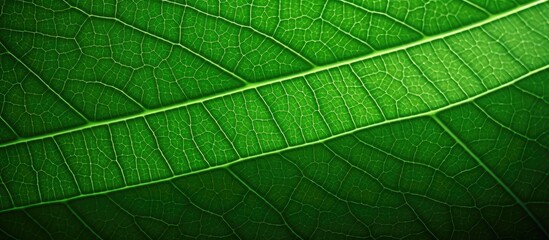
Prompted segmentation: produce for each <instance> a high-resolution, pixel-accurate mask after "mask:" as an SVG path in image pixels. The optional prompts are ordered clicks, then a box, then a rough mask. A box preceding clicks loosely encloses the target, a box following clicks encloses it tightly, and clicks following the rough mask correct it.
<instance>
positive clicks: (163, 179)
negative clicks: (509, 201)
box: [0, 65, 549, 213]
mask: <svg viewBox="0 0 549 240" xmlns="http://www.w3.org/2000/svg"><path fill="white" fill-rule="evenodd" d="M547 69H549V65H546V66H543V67H540V68H537V69H535V70H533V71H530V72H528V73H526V74H524V75H522V76H520V77H518V78H516V79H514V80H512V81H509V82H507V83H505V84H502V85H500V86H498V87H495V88H492V89H489V90H487V91H485V92H483V93H480V94H477V95H475V96H472V97H469V98H467V99H464V100H461V101H459V102H455V103H452V104H449V105H447V106H444V107H441V108H438V109H434V110H431V111H427V112H423V113H418V114H414V115H409V116H406V117H400V118H394V119H390V120H385V121H382V122H378V123H374V124H370V125H367V126H363V127H359V128H355V129H353V130H351V131H347V132H343V133H339V134H335V135H332V136H329V137H326V138H323V139H319V140H316V141H312V142H307V143H303V144H299V145H293V146H288V147H285V148H282V149H278V150H274V151H270V152H265V153H262V154H258V155H254V156H248V157H243V158H239V159H236V160H233V161H231V162H228V163H224V164H221V165H216V166H213V167H207V168H203V169H200V170H196V171H191V172H186V173H182V174H177V175H173V176H171V177H167V178H162V179H157V180H153V181H149V182H144V183H138V184H134V185H127V186H124V187H117V188H114V189H110V190H104V191H98V192H93V193H85V194H80V195H76V196H72V197H68V198H64V199H58V200H50V201H43V202H39V203H33V204H27V205H22V206H17V207H12V208H6V209H1V210H0V213H4V212H11V211H15V210H21V209H27V208H30V207H36V206H42V205H48V204H54V203H66V202H69V201H72V200H76V199H81V198H86V197H92V196H97V195H104V194H109V193H112V192H118V191H123V190H128V189H133V188H137V187H143V186H148V185H152V184H157V183H163V182H169V181H172V180H175V179H178V178H182V177H187V176H191V175H195V174H199V173H203V172H208V171H213V170H216V169H225V168H228V167H229V166H231V165H233V164H237V163H239V162H243V161H247V160H251V159H255V158H260V157H264V156H269V155H273V154H279V153H282V152H285V151H289V150H292V149H298V148H302V147H307V146H311V145H316V144H320V143H323V142H327V141H329V140H332V139H335V138H339V137H343V136H346V135H351V134H355V133H356V132H359V131H362V130H365V129H369V128H374V127H378V126H383V125H387V124H391V123H397V122H401V121H405V120H411V119H415V118H420V117H426V116H429V117H432V116H433V115H435V114H437V113H439V112H442V111H444V110H448V109H450V108H453V107H457V106H459V105H463V104H466V103H470V102H472V101H474V100H475V99H478V98H481V97H483V96H486V95H489V94H491V93H493V92H496V91H498V90H501V89H504V88H507V87H510V86H512V85H514V84H516V83H518V82H520V81H522V80H524V79H527V78H528V77H530V76H532V75H535V74H536V73H539V72H542V71H544V70H547Z"/></svg>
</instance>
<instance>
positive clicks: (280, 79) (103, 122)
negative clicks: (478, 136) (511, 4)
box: [0, 0, 545, 148]
mask: <svg viewBox="0 0 549 240" xmlns="http://www.w3.org/2000/svg"><path fill="white" fill-rule="evenodd" d="M544 2H545V0H538V1H535V2H532V3H529V4H526V5H522V6H519V7H517V8H514V9H512V10H510V11H507V12H503V13H500V14H495V15H491V16H489V17H488V18H486V19H484V20H482V21H479V22H476V23H474V24H471V25H467V26H464V27H460V28H456V29H454V30H452V31H448V32H445V33H441V34H437V35H432V36H429V37H424V38H422V39H420V40H418V41H415V42H411V43H407V44H404V45H401V46H397V47H392V48H388V49H384V50H379V51H376V52H373V53H370V54H367V55H364V56H360V57H356V58H351V59H348V60H344V61H340V62H335V63H331V64H327V65H323V66H319V67H314V68H312V69H310V70H307V71H304V72H300V73H296V74H291V75H286V76H282V77H278V78H273V79H270V80H266V81H263V82H260V83H250V84H247V85H244V86H242V87H239V88H235V89H232V90H229V91H225V92H221V93H218V94H215V95H210V96H205V97H201V98H196V99H193V100H189V101H186V102H182V103H177V104H173V105H168V106H164V107H160V108H156V109H149V110H145V111H143V112H141V113H138V114H133V115H126V116H122V117H117V118H112V119H108V120H101V121H94V122H88V123H87V124H84V125H80V126H77V127H72V128H67V129H63V130H60V131H53V132H50V133H46V134H41V135H36V136H31V137H24V138H18V139H15V140H12V141H7V142H4V143H0V148H3V147H8V146H12V145H16V144H19V143H25V142H31V141H37V140H41V139H45V138H50V137H55V136H59V135H64V134H69V133H72V132H78V131H82V130H85V129H90V128H93V127H98V126H105V125H110V124H114V123H118V122H124V121H129V120H132V119H137V118H141V117H146V116H149V115H153V114H156V113H161V112H166V111H170V110H173V109H178V108H182V107H185V106H189V105H193V104H197V103H203V102H206V101H209V100H212V99H217V98H222V97H225V96H229V95H232V94H235V93H240V92H244V91H246V90H251V89H258V88H260V87H263V86H268V85H272V84H275V83H279V82H284V81H287V80H290V79H294V78H298V77H304V76H307V75H310V74H314V73H317V72H321V71H325V70H329V69H333V68H337V67H341V66H345V65H351V64H353V63H356V62H360V61H365V60H368V59H371V58H375V57H378V56H382V55H386V54H390V53H394V52H398V51H401V50H406V49H409V48H412V47H415V46H419V45H422V44H425V43H429V42H433V41H435V40H438V39H443V38H446V37H450V36H453V35H457V34H459V33H462V32H466V31H469V30H471V29H474V28H478V27H482V26H484V25H486V24H489V23H492V22H494V21H496V20H499V19H502V18H505V17H507V16H510V15H513V14H515V13H518V12H521V11H524V10H526V9H529V8H531V7H534V6H536V5H539V4H542V3H544ZM466 100H467V99H466ZM454 104H455V103H454ZM451 105H452V104H451ZM449 106H450V105H449Z"/></svg>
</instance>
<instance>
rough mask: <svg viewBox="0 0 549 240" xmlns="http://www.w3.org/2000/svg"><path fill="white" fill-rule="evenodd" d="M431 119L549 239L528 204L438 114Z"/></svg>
mask: <svg viewBox="0 0 549 240" xmlns="http://www.w3.org/2000/svg"><path fill="white" fill-rule="evenodd" d="M431 117H432V118H433V119H434V120H435V121H436V122H437V123H438V125H440V127H442V128H443V129H444V131H445V132H446V133H448V135H450V137H452V138H453V139H454V140H455V141H456V142H457V143H458V144H459V145H460V146H461V147H462V148H463V149H464V150H465V151H466V152H467V153H468V154H469V155H470V156H471V157H472V158H473V159H475V161H476V162H477V163H478V164H479V165H480V166H481V167H482V168H483V169H484V170H485V171H486V172H487V173H488V174H489V175H490V176H492V178H494V180H496V182H497V183H498V184H499V185H500V186H501V187H502V188H503V189H504V190H505V192H507V193H508V194H509V195H511V197H512V198H513V199H514V200H515V201H516V202H517V204H518V205H519V206H520V207H521V208H522V209H524V211H525V212H526V214H528V216H529V217H530V218H531V219H532V221H534V222H535V223H536V225H537V226H538V227H539V228H540V229H541V230H542V231H543V233H544V234H545V236H546V237H548V238H549V233H547V230H546V229H545V227H544V226H543V224H542V223H541V222H540V221H539V220H538V218H537V217H536V216H535V215H534V213H532V212H531V211H530V209H528V207H527V206H526V204H525V203H524V202H523V201H522V200H521V199H520V198H519V197H518V196H517V195H516V194H515V193H514V192H513V190H512V189H511V188H510V187H509V186H507V184H506V183H505V182H504V181H503V180H501V178H499V177H498V176H497V175H496V174H495V173H494V172H493V171H492V169H490V168H489V167H488V165H486V164H485V163H484V162H483V161H482V160H481V159H480V157H478V156H477V155H476V154H475V153H474V152H473V151H472V150H471V149H470V148H469V147H468V146H467V144H465V143H464V142H463V141H461V139H460V138H459V137H458V136H457V135H456V134H455V133H454V132H453V131H452V130H451V129H450V128H449V127H448V126H446V124H445V123H444V122H442V120H440V118H438V116H437V115H436V114H432V115H431Z"/></svg>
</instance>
